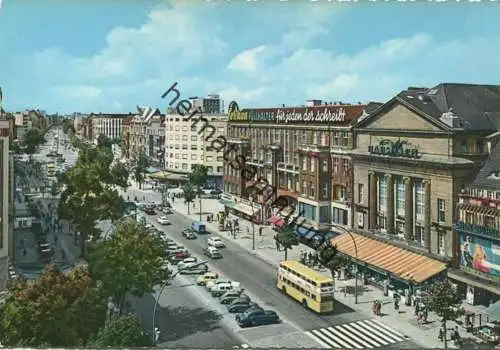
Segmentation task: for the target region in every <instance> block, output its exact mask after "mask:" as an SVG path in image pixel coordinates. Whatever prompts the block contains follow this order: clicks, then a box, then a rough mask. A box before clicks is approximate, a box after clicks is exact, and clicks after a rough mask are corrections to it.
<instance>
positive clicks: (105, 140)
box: [97, 134, 113, 148]
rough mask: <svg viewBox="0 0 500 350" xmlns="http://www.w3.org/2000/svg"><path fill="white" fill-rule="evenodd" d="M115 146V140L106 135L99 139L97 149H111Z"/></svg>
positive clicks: (100, 136) (101, 135)
mask: <svg viewBox="0 0 500 350" xmlns="http://www.w3.org/2000/svg"><path fill="white" fill-rule="evenodd" d="M112 146H113V140H111V139H110V138H109V137H107V136H106V135H104V134H100V135H99V136H98V137H97V147H106V148H111V147H112Z"/></svg>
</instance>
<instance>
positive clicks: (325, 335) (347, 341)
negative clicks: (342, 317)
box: [306, 320, 406, 349]
mask: <svg viewBox="0 0 500 350" xmlns="http://www.w3.org/2000/svg"><path fill="white" fill-rule="evenodd" d="M306 334H307V335H309V336H310V337H311V338H313V339H314V340H316V341H317V342H318V343H319V344H321V345H322V346H323V347H324V348H336V349H374V348H378V347H381V346H386V345H389V344H394V343H398V342H402V341H405V340H406V337H405V336H404V335H403V334H401V333H399V332H397V331H395V330H394V329H392V328H390V327H388V326H386V325H385V324H383V323H382V322H380V321H377V320H362V321H357V322H351V323H345V324H340V325H336V326H332V327H325V328H320V329H313V330H311V331H308V332H306Z"/></svg>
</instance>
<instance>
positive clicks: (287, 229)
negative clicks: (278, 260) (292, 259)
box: [275, 225, 299, 260]
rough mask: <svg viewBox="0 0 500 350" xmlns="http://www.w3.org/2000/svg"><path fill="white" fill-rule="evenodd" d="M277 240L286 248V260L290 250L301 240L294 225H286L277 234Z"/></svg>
mask: <svg viewBox="0 0 500 350" xmlns="http://www.w3.org/2000/svg"><path fill="white" fill-rule="evenodd" d="M275 239H276V241H277V242H278V243H279V244H280V246H281V247H282V248H283V249H284V250H285V260H288V250H290V249H293V246H294V245H298V244H299V241H298V240H297V236H296V235H295V229H294V227H293V226H292V225H285V226H283V228H282V229H281V230H280V231H279V232H278V234H277V235H276V236H275Z"/></svg>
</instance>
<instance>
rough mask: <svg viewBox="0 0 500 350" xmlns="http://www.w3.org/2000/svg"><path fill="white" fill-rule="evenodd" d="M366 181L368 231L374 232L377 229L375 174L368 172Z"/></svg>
mask: <svg viewBox="0 0 500 350" xmlns="http://www.w3.org/2000/svg"><path fill="white" fill-rule="evenodd" d="M368 179H369V186H368V187H369V196H368V229H370V230H374V229H375V228H376V227H377V174H376V173H375V172H374V171H370V172H369V173H368Z"/></svg>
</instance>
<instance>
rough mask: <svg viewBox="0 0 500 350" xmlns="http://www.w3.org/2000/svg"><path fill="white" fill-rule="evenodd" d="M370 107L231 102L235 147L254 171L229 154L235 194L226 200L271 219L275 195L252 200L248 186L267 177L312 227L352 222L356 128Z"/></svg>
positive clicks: (228, 178)
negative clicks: (266, 105)
mask: <svg viewBox="0 0 500 350" xmlns="http://www.w3.org/2000/svg"><path fill="white" fill-rule="evenodd" d="M370 106H371V105H370ZM366 107H367V106H364V105H348V104H332V103H330V104H322V102H321V101H319V100H312V101H308V103H307V105H306V106H303V107H286V108H285V107H282V108H266V109H243V110H241V111H240V110H239V107H238V105H237V104H236V102H231V104H230V105H229V126H228V138H229V141H230V142H231V143H232V145H233V147H239V148H240V152H241V153H242V155H244V157H245V161H246V166H247V167H249V168H251V169H253V170H252V172H251V175H253V176H248V173H247V174H246V175H245V174H244V173H242V172H241V171H240V170H239V169H235V167H234V166H233V165H231V160H232V159H228V161H227V162H226V164H225V169H224V170H225V177H224V191H225V192H226V194H229V195H230V196H232V197H229V196H226V197H225V199H224V201H225V204H228V206H230V207H232V208H233V209H234V210H235V211H239V212H241V213H243V214H244V215H245V216H251V214H250V213H253V215H254V219H255V220H257V221H265V220H267V219H269V218H270V217H271V215H272V212H273V201H272V200H269V198H264V197H265V196H264V195H261V196H260V197H259V198H254V199H255V202H256V203H248V195H249V193H248V191H247V188H248V187H249V186H257V187H260V189H261V190H262V186H263V185H264V184H265V183H266V182H267V184H269V185H270V186H272V187H273V188H274V189H275V190H276V191H275V192H276V193H275V195H276V197H280V198H281V199H286V201H287V203H286V204H287V205H288V206H289V207H292V208H298V213H301V214H302V215H301V216H302V219H303V220H304V221H303V226H308V229H311V230H314V231H319V232H325V231H326V232H327V231H330V228H331V220H332V219H334V222H336V223H338V224H340V225H343V226H348V225H349V223H350V219H349V217H350V215H349V212H350V206H349V200H350V197H349V194H350V193H351V191H350V187H351V186H350V183H351V180H350V179H351V175H352V172H351V165H350V158H349V150H350V149H351V148H352V136H351V128H352V125H353V124H354V123H355V121H356V120H357V118H358V117H360V116H362V115H363V113H364V111H365V108H366ZM242 177H249V178H245V179H242ZM243 180H244V181H243ZM255 180H259V182H260V183H257V184H256V183H255ZM266 197H269V196H266ZM228 199H233V200H234V201H233V203H231V201H228ZM236 202H237V203H236ZM250 206H252V207H253V208H250Z"/></svg>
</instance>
